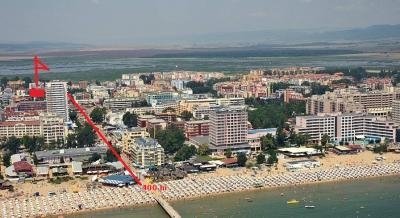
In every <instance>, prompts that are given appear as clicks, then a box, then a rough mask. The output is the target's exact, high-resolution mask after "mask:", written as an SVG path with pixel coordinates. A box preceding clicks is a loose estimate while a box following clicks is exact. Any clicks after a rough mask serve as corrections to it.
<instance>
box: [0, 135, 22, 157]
mask: <svg viewBox="0 0 400 218" xmlns="http://www.w3.org/2000/svg"><path fill="white" fill-rule="evenodd" d="M20 144H21V141H20V140H19V139H18V138H17V137H15V136H11V137H9V138H8V139H7V140H6V141H5V142H4V143H3V144H2V145H1V147H2V148H3V149H6V150H8V151H9V152H10V153H11V155H12V154H16V153H18V150H19V146H20Z"/></svg>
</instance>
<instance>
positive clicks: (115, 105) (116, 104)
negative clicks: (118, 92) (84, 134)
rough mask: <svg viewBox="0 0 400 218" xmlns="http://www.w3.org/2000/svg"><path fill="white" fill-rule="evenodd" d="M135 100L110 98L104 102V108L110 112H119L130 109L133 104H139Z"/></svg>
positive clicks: (137, 100)
mask: <svg viewBox="0 0 400 218" xmlns="http://www.w3.org/2000/svg"><path fill="white" fill-rule="evenodd" d="M139 102H140V100H139V99H137V98H110V99H105V100H104V103H103V104H104V107H106V108H108V109H111V110H112V111H121V110H125V109H126V108H130V107H132V106H133V105H134V104H135V103H139Z"/></svg>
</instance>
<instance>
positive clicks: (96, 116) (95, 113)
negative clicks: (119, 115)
mask: <svg viewBox="0 0 400 218" xmlns="http://www.w3.org/2000/svg"><path fill="white" fill-rule="evenodd" d="M105 114H106V109H105V108H100V107H96V108H94V109H93V110H92V112H91V113H90V118H91V119H92V120H93V122H95V123H102V122H103V121H104V116H105Z"/></svg>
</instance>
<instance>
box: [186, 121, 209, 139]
mask: <svg viewBox="0 0 400 218" xmlns="http://www.w3.org/2000/svg"><path fill="white" fill-rule="evenodd" d="M209 126H210V121H209V120H193V121H186V122H185V127H184V128H185V129H184V131H185V137H186V138H192V137H195V136H208V134H209Z"/></svg>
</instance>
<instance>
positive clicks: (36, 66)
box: [33, 55, 50, 87]
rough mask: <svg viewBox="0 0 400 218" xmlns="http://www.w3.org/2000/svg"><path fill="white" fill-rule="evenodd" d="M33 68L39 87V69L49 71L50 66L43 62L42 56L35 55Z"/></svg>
mask: <svg viewBox="0 0 400 218" xmlns="http://www.w3.org/2000/svg"><path fill="white" fill-rule="evenodd" d="M33 69H34V75H33V76H34V81H35V84H36V87H39V71H40V70H43V71H49V70H50V69H49V67H48V66H47V65H46V64H45V63H43V62H42V60H40V58H39V57H38V56H37V55H35V57H34V58H33Z"/></svg>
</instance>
